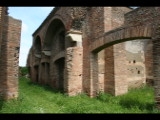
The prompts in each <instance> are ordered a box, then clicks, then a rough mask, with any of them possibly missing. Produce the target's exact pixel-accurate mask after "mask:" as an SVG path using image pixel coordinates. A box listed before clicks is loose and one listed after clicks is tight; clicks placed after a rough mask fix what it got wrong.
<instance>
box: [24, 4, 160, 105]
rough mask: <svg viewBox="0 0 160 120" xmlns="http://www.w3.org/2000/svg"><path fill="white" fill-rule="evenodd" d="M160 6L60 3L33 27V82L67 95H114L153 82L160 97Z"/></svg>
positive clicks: (29, 65) (29, 62)
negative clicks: (60, 5) (135, 6)
mask: <svg viewBox="0 0 160 120" xmlns="http://www.w3.org/2000/svg"><path fill="white" fill-rule="evenodd" d="M159 18H160V7H140V8H137V9H135V10H133V9H131V8H128V7H56V8H54V9H53V10H52V11H51V13H50V14H49V15H48V16H47V18H46V19H45V20H44V21H43V23H42V24H41V25H40V26H39V28H38V29H37V30H36V31H35V32H34V33H33V44H32V47H31V48H30V51H29V54H28V60H27V66H28V68H29V71H30V77H31V80H32V81H33V82H37V83H40V84H48V85H50V86H52V87H54V88H57V89H59V90H61V91H63V92H65V93H67V94H68V95H76V94H77V93H81V92H83V93H86V94H88V95H89V96H91V97H92V96H96V95H97V93H98V92H99V91H103V92H106V93H111V94H113V95H121V94H125V93H126V92H127V91H128V89H130V88H133V87H139V86H141V85H143V84H146V82H147V83H152V82H153V79H154V87H155V99H156V102H157V104H158V103H159V101H160V86H159V84H160V74H159V72H160V62H159V61H160V54H159V50H160V41H159V23H160V21H159Z"/></svg>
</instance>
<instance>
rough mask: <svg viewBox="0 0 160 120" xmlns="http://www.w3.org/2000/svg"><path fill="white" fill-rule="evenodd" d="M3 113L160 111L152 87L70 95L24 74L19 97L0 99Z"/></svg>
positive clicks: (21, 79)
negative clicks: (33, 81)
mask: <svg viewBox="0 0 160 120" xmlns="http://www.w3.org/2000/svg"><path fill="white" fill-rule="evenodd" d="M0 113H160V111H159V110H157V109H156V108H155V105H154V91H153V88H152V87H149V86H144V87H142V88H140V89H132V90H130V91H129V92H128V93H127V94H125V95H121V96H116V97H114V96H112V95H109V94H105V93H99V95H98V96H97V97H96V98H89V97H88V96H86V95H85V94H79V95H77V96H72V97H68V96H67V95H65V94H62V93H60V92H58V91H57V90H53V89H51V88H50V87H48V86H41V85H38V84H34V83H32V82H30V80H29V79H28V78H25V77H20V80H19V97H18V98H17V100H9V101H2V100H1V101H0Z"/></svg>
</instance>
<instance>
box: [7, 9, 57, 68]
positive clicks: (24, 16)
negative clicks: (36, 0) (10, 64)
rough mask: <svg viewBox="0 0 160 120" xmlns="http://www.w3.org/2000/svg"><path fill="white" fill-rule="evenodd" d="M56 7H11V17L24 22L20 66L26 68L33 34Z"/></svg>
mask: <svg viewBox="0 0 160 120" xmlns="http://www.w3.org/2000/svg"><path fill="white" fill-rule="evenodd" d="M53 8H54V7H9V10H8V12H9V15H10V16H12V17H13V18H16V19H20V20H22V31H21V42H20V56H19V66H26V60H27V56H28V52H29V49H30V47H31V45H32V34H33V33H34V31H35V30H36V29H37V28H38V27H39V26H40V24H41V23H42V22H43V21H44V19H45V18H46V17H47V16H48V14H49V13H50V12H51V10H52V9H53Z"/></svg>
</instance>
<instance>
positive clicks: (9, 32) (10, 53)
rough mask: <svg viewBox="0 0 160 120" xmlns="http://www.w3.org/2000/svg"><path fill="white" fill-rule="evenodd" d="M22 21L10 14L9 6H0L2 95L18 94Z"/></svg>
mask: <svg viewBox="0 0 160 120" xmlns="http://www.w3.org/2000/svg"><path fill="white" fill-rule="evenodd" d="M21 23H22V22H21V21H20V20H17V19H14V18H12V17H11V16H8V7H0V96H1V97H3V98H4V99H10V98H16V97H17V96H18V74H19V71H18V70H19V65H18V64H19V48H20V35H21Z"/></svg>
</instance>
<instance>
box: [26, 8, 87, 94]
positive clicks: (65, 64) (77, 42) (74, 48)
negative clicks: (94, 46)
mask: <svg viewBox="0 0 160 120" xmlns="http://www.w3.org/2000/svg"><path fill="white" fill-rule="evenodd" d="M85 10H86V8H85V7H59V8H55V9H54V10H53V11H52V12H51V13H50V14H49V15H48V17H47V18H46V19H45V21H44V22H43V23H42V24H41V26H40V27H39V28H38V29H37V30H36V31H35V32H34V34H33V45H32V51H30V54H29V55H28V61H27V65H28V67H29V69H30V71H31V72H30V77H31V80H32V81H33V82H37V83H40V84H48V85H50V86H52V87H54V88H56V89H59V90H62V91H65V92H67V94H69V95H75V94H77V93H80V92H81V91H82V76H83V75H82V57H83V53H82V51H83V47H82V36H81V31H82V23H83V21H84V15H85ZM37 38H38V39H37ZM37 41H39V42H37ZM37 44H39V45H37ZM68 60H70V61H68ZM76 69H77V70H76Z"/></svg>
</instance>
